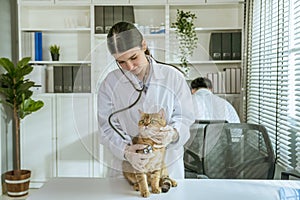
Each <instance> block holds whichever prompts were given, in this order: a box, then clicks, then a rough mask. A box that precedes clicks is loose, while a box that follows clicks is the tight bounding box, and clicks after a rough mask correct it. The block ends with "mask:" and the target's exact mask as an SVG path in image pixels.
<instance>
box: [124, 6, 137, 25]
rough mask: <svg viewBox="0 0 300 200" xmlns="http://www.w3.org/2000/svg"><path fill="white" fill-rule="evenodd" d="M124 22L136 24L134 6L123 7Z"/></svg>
mask: <svg viewBox="0 0 300 200" xmlns="http://www.w3.org/2000/svg"><path fill="white" fill-rule="evenodd" d="M123 21H126V22H131V23H134V22H135V19H134V11H133V6H123Z"/></svg>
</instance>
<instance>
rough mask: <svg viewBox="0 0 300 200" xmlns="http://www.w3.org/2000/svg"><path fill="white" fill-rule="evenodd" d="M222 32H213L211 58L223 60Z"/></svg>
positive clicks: (210, 48) (210, 45)
mask: <svg viewBox="0 0 300 200" xmlns="http://www.w3.org/2000/svg"><path fill="white" fill-rule="evenodd" d="M221 45H222V34H221V33H211V35H210V43H209V55H210V59H211V60H221V53H222V47H221Z"/></svg>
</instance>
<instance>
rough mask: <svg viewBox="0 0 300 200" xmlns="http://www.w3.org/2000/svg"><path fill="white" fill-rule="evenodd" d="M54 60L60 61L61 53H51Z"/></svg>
mask: <svg viewBox="0 0 300 200" xmlns="http://www.w3.org/2000/svg"><path fill="white" fill-rule="evenodd" d="M51 58H52V61H59V54H56V53H51Z"/></svg>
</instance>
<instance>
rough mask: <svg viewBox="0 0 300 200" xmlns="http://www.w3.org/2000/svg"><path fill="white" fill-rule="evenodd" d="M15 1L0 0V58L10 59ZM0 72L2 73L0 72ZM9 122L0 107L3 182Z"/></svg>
mask: <svg viewBox="0 0 300 200" xmlns="http://www.w3.org/2000/svg"><path fill="white" fill-rule="evenodd" d="M14 1H15V0H0V27H1V32H0V44H1V45H0V57H7V58H10V59H12V57H13V55H12V52H13V51H12V49H13V48H12V42H11V41H12V34H11V33H12V31H11V24H13V23H12V21H11V14H10V13H11V5H12V4H14V3H15V2H14ZM0 72H2V71H1V70H0ZM9 126H10V125H9V120H8V118H7V116H6V113H5V110H4V109H3V106H2V105H0V131H1V132H0V134H1V135H0V160H1V164H0V172H1V178H2V179H1V180H3V173H4V172H5V171H7V170H8V167H9V165H11V161H10V162H8V159H7V158H8V155H11V151H10V153H9V151H8V149H11V145H7V144H11V142H10V140H11V139H10V138H9V137H7V136H8V135H11V134H9V133H8V132H7V131H8V130H11V129H10V128H8V127H9ZM2 185H3V184H2V181H0V191H1V192H0V194H2Z"/></svg>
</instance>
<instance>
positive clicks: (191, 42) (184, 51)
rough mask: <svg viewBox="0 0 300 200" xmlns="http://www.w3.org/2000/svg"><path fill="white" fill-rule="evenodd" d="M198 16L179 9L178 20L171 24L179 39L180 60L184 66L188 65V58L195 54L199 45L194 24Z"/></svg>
mask: <svg viewBox="0 0 300 200" xmlns="http://www.w3.org/2000/svg"><path fill="white" fill-rule="evenodd" d="M196 18H197V17H196V15H195V14H193V13H191V12H190V11H186V12H185V11H183V10H179V9H177V18H176V21H175V22H174V23H172V24H171V28H175V33H176V38H177V39H178V40H179V51H180V61H181V66H182V67H184V68H187V67H188V58H189V57H190V56H192V55H193V53H194V49H195V48H196V47H197V42H198V37H197V33H196V30H195V25H194V20H195V19H196Z"/></svg>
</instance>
